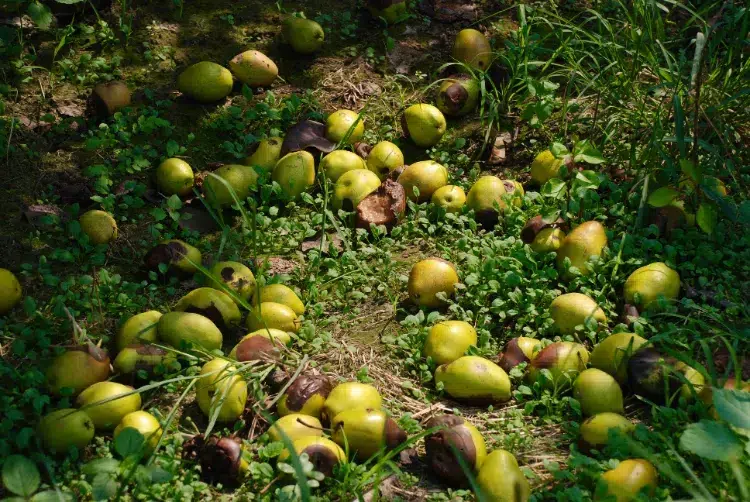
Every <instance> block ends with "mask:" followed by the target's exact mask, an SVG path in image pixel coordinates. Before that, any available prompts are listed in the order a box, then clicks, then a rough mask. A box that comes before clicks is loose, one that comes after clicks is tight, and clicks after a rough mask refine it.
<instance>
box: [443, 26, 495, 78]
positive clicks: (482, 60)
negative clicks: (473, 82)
mask: <svg viewBox="0 0 750 502" xmlns="http://www.w3.org/2000/svg"><path fill="white" fill-rule="evenodd" d="M453 58H454V59H456V60H458V61H460V62H462V63H466V64H467V65H469V66H471V67H472V68H475V69H477V70H487V68H489V67H490V63H491V62H492V47H491V46H490V41H489V40H487V37H485V36H484V34H482V33H481V32H480V31H477V30H474V29H471V28H469V29H465V30H461V31H460V32H458V35H457V36H456V41H455V42H454V43H453Z"/></svg>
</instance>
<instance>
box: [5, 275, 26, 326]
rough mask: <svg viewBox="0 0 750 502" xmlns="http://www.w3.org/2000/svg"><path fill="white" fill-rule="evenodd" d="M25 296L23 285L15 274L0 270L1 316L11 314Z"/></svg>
mask: <svg viewBox="0 0 750 502" xmlns="http://www.w3.org/2000/svg"><path fill="white" fill-rule="evenodd" d="M22 296H23V291H22V289H21V283H20V282H18V279H17V278H16V276H15V275H13V272H11V271H10V270H8V269H5V268H0V315H5V314H7V313H8V312H10V311H11V310H12V309H13V307H15V306H16V305H18V302H20V301H21V297H22Z"/></svg>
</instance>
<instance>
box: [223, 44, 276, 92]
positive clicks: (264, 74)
mask: <svg viewBox="0 0 750 502" xmlns="http://www.w3.org/2000/svg"><path fill="white" fill-rule="evenodd" d="M229 69H230V70H232V73H234V76H235V77H237V80H239V81H240V82H242V83H243V84H247V85H248V86H250V87H268V86H269V85H271V84H272V83H273V81H274V80H276V77H277V76H278V75H279V68H278V67H277V66H276V63H274V62H273V61H271V59H270V58H269V57H268V56H266V55H265V54H263V53H262V52H260V51H245V52H243V53H242V54H238V55H236V56H235V57H233V58H232V60H231V61H229Z"/></svg>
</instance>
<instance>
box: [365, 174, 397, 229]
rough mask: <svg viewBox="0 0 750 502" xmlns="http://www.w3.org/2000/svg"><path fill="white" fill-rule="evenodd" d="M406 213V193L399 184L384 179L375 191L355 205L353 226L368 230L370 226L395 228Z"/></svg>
mask: <svg viewBox="0 0 750 502" xmlns="http://www.w3.org/2000/svg"><path fill="white" fill-rule="evenodd" d="M404 211H406V191H405V190H404V187H403V186H402V185H401V184H400V183H396V182H395V181H393V180H391V179H386V180H385V181H384V182H383V183H381V184H380V186H379V187H378V189H377V190H375V191H374V192H372V193H370V194H369V195H368V196H367V197H365V198H364V199H362V200H361V201H360V203H359V204H357V211H356V215H355V225H356V227H357V228H364V229H367V230H370V226H371V225H375V226H379V225H383V226H384V227H385V228H386V230H391V229H392V228H393V227H395V226H396V225H397V224H398V223H399V221H400V220H401V218H402V216H403V215H404Z"/></svg>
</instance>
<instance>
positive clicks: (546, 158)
mask: <svg viewBox="0 0 750 502" xmlns="http://www.w3.org/2000/svg"><path fill="white" fill-rule="evenodd" d="M562 165H563V159H558V158H557V157H555V155H554V154H553V153H552V151H550V150H545V151H543V152H542V153H540V154H539V155H537V156H536V157H535V158H534V161H533V162H532V163H531V180H532V181H533V182H534V183H536V184H537V185H539V186H542V185H544V184H545V183H547V182H548V181H549V180H551V179H552V178H557V177H558V176H560V167H562Z"/></svg>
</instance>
